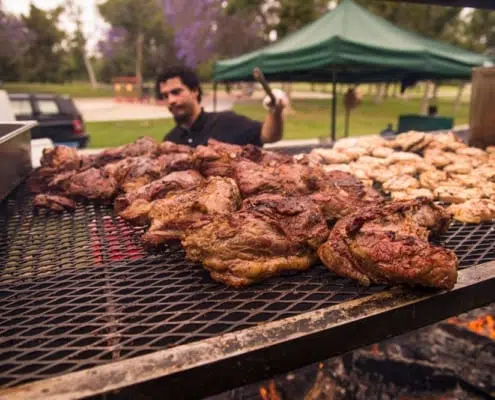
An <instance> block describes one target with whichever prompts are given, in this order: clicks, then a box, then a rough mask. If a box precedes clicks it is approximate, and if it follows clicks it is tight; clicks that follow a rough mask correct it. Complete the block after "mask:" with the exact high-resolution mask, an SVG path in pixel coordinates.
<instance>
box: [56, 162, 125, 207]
mask: <svg viewBox="0 0 495 400" xmlns="http://www.w3.org/2000/svg"><path fill="white" fill-rule="evenodd" d="M60 185H61V186H62V187H63V188H64V190H63V192H64V194H66V195H68V196H72V197H82V198H85V199H88V200H103V201H108V200H111V199H112V198H113V197H114V196H115V195H116V194H117V189H118V182H117V180H116V179H115V178H114V177H112V176H110V175H109V174H108V173H106V172H105V171H104V170H103V169H97V168H89V169H87V170H86V171H83V172H80V173H78V174H75V175H72V176H69V177H67V179H66V181H65V182H63V183H62V182H61V183H60Z"/></svg>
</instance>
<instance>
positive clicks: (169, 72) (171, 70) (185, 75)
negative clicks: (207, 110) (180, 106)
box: [155, 66, 203, 103]
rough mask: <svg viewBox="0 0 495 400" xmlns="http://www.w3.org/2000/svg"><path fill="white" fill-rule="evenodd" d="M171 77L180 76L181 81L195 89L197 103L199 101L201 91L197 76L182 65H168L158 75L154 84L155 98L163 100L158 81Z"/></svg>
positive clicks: (201, 94) (201, 95)
mask: <svg viewBox="0 0 495 400" xmlns="http://www.w3.org/2000/svg"><path fill="white" fill-rule="evenodd" d="M172 78H180V80H181V81H182V83H183V84H184V85H186V86H187V87H188V88H189V89H190V90H197V91H198V103H201V98H202V97H203V91H202V90H201V85H200V82H199V78H198V76H197V75H196V73H195V72H194V71H193V70H192V69H191V68H188V67H183V66H173V67H168V68H166V69H165V70H164V71H163V72H162V73H161V74H159V75H158V78H157V79H156V84H155V92H156V98H157V99H158V100H163V95H162V93H161V92H160V83H162V82H165V81H167V80H169V79H172Z"/></svg>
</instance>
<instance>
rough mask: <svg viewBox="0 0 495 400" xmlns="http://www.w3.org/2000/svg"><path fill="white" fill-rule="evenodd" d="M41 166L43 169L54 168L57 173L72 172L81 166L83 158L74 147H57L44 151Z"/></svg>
mask: <svg viewBox="0 0 495 400" xmlns="http://www.w3.org/2000/svg"><path fill="white" fill-rule="evenodd" d="M40 165H41V168H53V169H54V170H56V171H71V170H75V169H78V168H79V167H80V166H81V156H80V155H79V153H78V152H77V149H74V148H72V147H67V146H55V148H53V149H43V155H42V156H41V160H40Z"/></svg>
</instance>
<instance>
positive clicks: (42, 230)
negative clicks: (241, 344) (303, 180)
mask: <svg viewBox="0 0 495 400" xmlns="http://www.w3.org/2000/svg"><path fill="white" fill-rule="evenodd" d="M0 224H1V226H2V228H0V230H1V231H0V299H1V306H0V337H1V341H0V387H12V386H16V385H19V384H21V383H26V382H29V381H34V380H40V379H44V378H48V377H51V376H54V375H57V374H62V373H68V372H72V371H77V370H82V369H86V368H90V367H92V366H96V365H101V364H105V363H108V362H111V361H116V360H121V359H126V358H130V357H135V356H138V355H142V354H146V353H150V352H153V351H157V350H160V349H164V348H167V347H171V346H176V345H180V344H184V343H189V342H192V341H197V340H201V339H205V338H209V337H212V336H215V335H219V334H223V333H226V332H232V331H235V330H239V329H243V328H248V327H252V326H255V325H257V324H259V323H263V322H268V321H275V320H279V319H282V318H285V317H289V316H293V315H297V314H300V313H303V312H307V311H314V310H317V309H320V308H323V307H328V306H330V305H334V304H339V303H343V302H346V301H349V300H353V299H356V298H359V297H362V296H366V295H369V294H371V293H375V292H378V291H381V290H383V288H384V287H383V286H374V287H371V288H363V287H360V286H358V285H357V284H355V283H354V282H351V281H349V280H347V279H342V278H339V277H336V276H335V275H333V274H331V273H329V272H328V271H327V270H326V269H325V268H324V267H323V266H321V265H319V266H316V267H315V268H313V269H312V270H310V271H308V272H306V273H302V274H286V275H285V276H283V277H280V278H274V279H271V280H268V281H266V282H264V283H261V284H259V285H256V286H254V287H250V288H246V289H242V290H234V289H230V288H227V287H224V286H223V285H220V284H217V283H215V282H213V281H212V280H211V279H210V278H209V275H208V274H207V272H206V271H204V270H203V268H201V267H200V266H198V265H194V264H191V263H189V262H187V261H185V260H184V253H183V251H182V250H181V249H180V248H179V247H168V248H165V249H164V250H163V251H162V252H161V253H160V254H151V253H149V252H147V251H146V250H144V249H143V247H142V246H141V244H140V240H139V236H140V234H141V233H142V230H141V229H136V228H133V227H130V226H128V225H127V224H126V223H124V222H123V221H122V220H121V219H120V218H119V217H116V216H114V215H113V214H112V210H111V208H110V207H107V206H101V205H95V204H84V205H79V206H78V208H77V209H76V211H75V212H74V213H64V214H54V213H50V212H44V211H33V209H32V206H31V198H30V196H28V195H27V193H26V190H25V188H24V187H21V188H19V189H18V190H17V191H16V192H14V193H13V194H12V195H11V196H10V197H9V198H8V199H7V200H6V201H5V202H4V203H3V204H2V208H1V209H0ZM494 229H495V228H494V225H491V224H482V225H472V226H468V225H462V224H458V223H456V224H454V225H453V226H452V228H451V229H450V230H449V232H448V233H447V234H446V235H445V236H444V237H443V238H442V240H441V242H442V243H444V244H445V245H446V246H447V247H448V248H451V249H453V250H454V251H455V252H456V253H457V255H458V256H459V258H460V261H461V265H462V266H463V267H466V266H469V265H474V264H478V263H481V262H485V261H490V260H494V259H495V251H494V250H495V240H494V239H495V230H494Z"/></svg>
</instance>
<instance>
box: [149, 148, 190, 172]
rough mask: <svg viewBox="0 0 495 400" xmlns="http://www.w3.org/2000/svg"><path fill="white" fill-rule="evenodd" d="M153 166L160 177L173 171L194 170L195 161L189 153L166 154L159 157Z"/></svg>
mask: <svg viewBox="0 0 495 400" xmlns="http://www.w3.org/2000/svg"><path fill="white" fill-rule="evenodd" d="M155 164H156V166H157V170H159V171H160V175H165V174H168V173H170V172H173V171H184V170H186V169H194V167H195V160H194V157H193V155H192V154H190V153H167V154H162V155H161V156H159V157H158V158H157V159H156V160H155Z"/></svg>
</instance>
